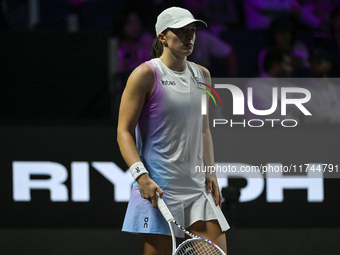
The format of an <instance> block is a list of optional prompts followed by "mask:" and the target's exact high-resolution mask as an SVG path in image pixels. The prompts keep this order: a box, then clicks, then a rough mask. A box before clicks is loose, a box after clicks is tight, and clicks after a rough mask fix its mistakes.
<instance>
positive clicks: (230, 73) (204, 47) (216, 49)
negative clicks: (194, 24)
mask: <svg viewBox="0 0 340 255" xmlns="http://www.w3.org/2000/svg"><path fill="white" fill-rule="evenodd" d="M184 3H185V8H187V9H189V10H190V11H191V12H192V13H193V15H194V16H195V18H197V19H203V16H204V15H203V12H204V11H205V10H206V8H207V7H208V3H209V2H208V1H205V0H203V1H186V0H185V1H184ZM194 47H195V50H194V52H193V54H192V55H190V56H189V57H188V60H190V61H193V62H196V63H200V65H203V66H205V67H206V68H208V69H209V70H210V71H211V72H212V75H214V73H223V75H224V76H227V77H237V73H238V70H237V58H236V54H235V52H234V50H233V48H232V46H231V45H230V44H228V43H226V42H225V41H223V40H222V39H221V38H220V37H218V36H216V35H215V34H213V33H212V32H210V31H209V30H207V29H197V30H196V41H195V46H194ZM214 59H216V60H219V62H222V66H221V67H220V68H219V67H217V65H214V63H213V60H214ZM220 60H222V61H220ZM215 69H223V71H222V72H221V71H218V72H214V71H215Z"/></svg>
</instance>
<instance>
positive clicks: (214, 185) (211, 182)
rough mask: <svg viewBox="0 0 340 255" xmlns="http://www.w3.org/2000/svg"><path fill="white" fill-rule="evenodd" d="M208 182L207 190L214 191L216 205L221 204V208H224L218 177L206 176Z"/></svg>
mask: <svg viewBox="0 0 340 255" xmlns="http://www.w3.org/2000/svg"><path fill="white" fill-rule="evenodd" d="M206 184H207V192H208V193H211V192H212V193H213V195H214V197H215V204H216V206H218V205H219V206H220V208H222V195H221V192H220V188H219V187H218V182H217V178H216V177H215V176H214V177H209V176H207V177H206Z"/></svg>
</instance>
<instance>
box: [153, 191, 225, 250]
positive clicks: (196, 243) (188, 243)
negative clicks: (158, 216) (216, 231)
mask: <svg viewBox="0 0 340 255" xmlns="http://www.w3.org/2000/svg"><path fill="white" fill-rule="evenodd" d="M157 203H158V208H159V210H160V211H161V213H162V214H163V217H164V218H165V220H166V221H167V222H168V224H169V228H170V231H171V237H172V254H173V255H226V254H225V253H224V252H223V250H222V249H221V248H220V247H218V246H217V245H216V244H215V243H213V242H212V241H210V240H208V239H205V238H202V237H199V236H197V235H194V234H193V233H190V232H189V231H188V230H186V229H185V228H183V227H182V226H180V225H179V224H178V223H177V222H176V220H175V219H174V217H173V216H172V214H171V212H170V211H169V209H168V207H167V206H166V204H165V203H164V201H163V199H161V198H160V197H159V194H158V193H157ZM171 222H172V223H174V224H175V225H176V226H177V227H178V228H179V229H180V230H182V231H183V232H184V233H185V234H187V235H188V236H190V237H191V238H190V239H188V240H185V241H184V242H182V243H181V244H180V245H179V246H178V248H177V249H176V237H175V234H174V231H173V229H172V225H171Z"/></svg>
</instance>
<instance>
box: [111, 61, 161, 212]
mask: <svg viewBox="0 0 340 255" xmlns="http://www.w3.org/2000/svg"><path fill="white" fill-rule="evenodd" d="M154 83H155V77H154V73H153V70H152V69H151V67H150V66H148V65H147V64H142V65H140V66H138V67H137V68H136V69H135V70H134V71H133V72H132V73H131V75H130V77H129V79H128V81H127V83H126V87H125V90H124V92H123V95H122V98H121V103H120V108H119V118H118V127H117V142H118V145H119V148H120V151H121V154H122V156H123V158H124V160H125V162H126V164H127V165H128V166H129V167H130V166H131V165H133V164H134V163H136V162H141V159H140V157H139V153H138V150H137V147H136V143H135V140H134V131H135V128H136V125H137V122H138V119H139V116H140V114H141V111H142V108H143V106H144V103H145V100H146V99H147V98H148V97H149V96H150V94H151V93H152V90H153V88H154ZM137 182H138V187H139V191H140V193H141V196H142V197H143V198H145V199H148V200H149V201H151V202H152V205H153V206H154V207H156V208H157V196H156V191H158V193H159V194H160V195H161V196H162V195H163V191H162V190H161V189H160V188H159V186H158V185H157V184H156V183H155V182H154V181H153V180H152V179H151V178H150V177H149V175H148V174H143V175H141V176H139V177H138V178H137Z"/></svg>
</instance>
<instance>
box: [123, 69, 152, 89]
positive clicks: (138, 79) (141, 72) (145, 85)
mask: <svg viewBox="0 0 340 255" xmlns="http://www.w3.org/2000/svg"><path fill="white" fill-rule="evenodd" d="M154 81H155V77H154V73H153V70H152V68H151V67H150V66H149V65H147V64H141V65H140V66H138V67H136V68H135V70H133V71H132V73H131V74H130V76H129V79H128V81H127V85H126V86H138V87H139V88H140V89H146V90H148V89H151V88H152V87H153V84H154Z"/></svg>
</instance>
